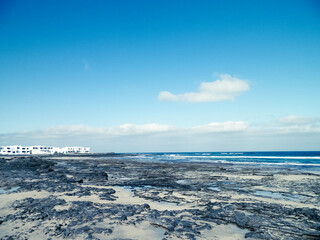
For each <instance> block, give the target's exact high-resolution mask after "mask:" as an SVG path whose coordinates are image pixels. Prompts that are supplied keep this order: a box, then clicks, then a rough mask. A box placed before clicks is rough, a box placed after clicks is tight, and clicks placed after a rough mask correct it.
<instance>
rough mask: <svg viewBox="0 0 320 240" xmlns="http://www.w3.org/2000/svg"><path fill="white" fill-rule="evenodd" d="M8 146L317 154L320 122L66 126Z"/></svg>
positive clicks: (18, 135) (0, 138)
mask: <svg viewBox="0 0 320 240" xmlns="http://www.w3.org/2000/svg"><path fill="white" fill-rule="evenodd" d="M12 144H22V145H23V144H25V145H38V144H43V145H53V146H66V145H83V146H90V147H92V148H93V150H95V151H102V152H103V151H116V152H139V151H141V152H146V151H245V150H247V151H254V150H267V151H275V150H318V149H319V146H320V145H319V144H320V119H319V118H310V117H302V116H294V115H291V116H285V117H283V118H280V119H278V120H275V121H271V122H266V123H263V124H259V125H257V124H254V123H251V124H249V123H247V122H244V121H225V122H211V123H208V124H203V125H198V126H191V127H187V128H183V127H178V126H172V125H166V124H158V123H149V124H141V125H138V124H131V123H128V124H122V125H118V126H111V127H89V126H84V125H69V126H55V127H50V128H45V129H40V130H37V131H21V132H15V133H8V134H0V145H12Z"/></svg>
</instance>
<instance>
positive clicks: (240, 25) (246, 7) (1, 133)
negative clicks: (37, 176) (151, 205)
mask: <svg viewBox="0 0 320 240" xmlns="http://www.w3.org/2000/svg"><path fill="white" fill-rule="evenodd" d="M319 43H320V4H319V3H318V2H317V1H307V0H304V1H302V0H301V1H295V0H293V1H240V0H239V1H236V0H234V1H231V0H230V1H122V0H120V1H95V2H94V3H93V2H92V1H79V0H78V1H1V2H0V66H1V67H0V83H1V88H0V102H1V103H2V104H1V109H2V110H1V120H0V145H7V144H52V145H57V146H61V145H62V146H63V145H65V144H71V145H79V144H82V145H86V146H91V147H92V148H93V149H94V150H95V151H118V152H127V151H133V152H137V151H239V150H320V149H319V146H320V107H319V105H320V94H319V89H320V79H319V76H320V67H319V66H320V44H319ZM199 129H201V131H200V130H199Z"/></svg>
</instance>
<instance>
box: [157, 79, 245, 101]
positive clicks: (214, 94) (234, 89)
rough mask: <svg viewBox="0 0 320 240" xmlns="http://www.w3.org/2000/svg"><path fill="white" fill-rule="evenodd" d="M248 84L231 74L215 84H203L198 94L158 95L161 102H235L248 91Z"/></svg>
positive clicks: (165, 92)
mask: <svg viewBox="0 0 320 240" xmlns="http://www.w3.org/2000/svg"><path fill="white" fill-rule="evenodd" d="M249 89H250V86H249V84H248V82H246V81H244V80H241V79H238V78H236V77H232V76H230V75H229V74H221V75H220V78H219V79H218V80H216V81H213V82H202V83H201V84H200V88H199V91H198V92H188V93H183V94H173V93H171V92H168V91H162V92H160V93H159V95H158V99H159V100H160V101H182V102H217V101H225V100H233V99H234V98H235V97H236V96H238V95H240V94H241V93H242V92H245V91H248V90H249Z"/></svg>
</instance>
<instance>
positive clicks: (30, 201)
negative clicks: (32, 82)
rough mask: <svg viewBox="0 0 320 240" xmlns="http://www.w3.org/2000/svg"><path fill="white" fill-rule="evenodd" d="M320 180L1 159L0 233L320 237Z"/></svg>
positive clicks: (221, 169) (233, 169) (211, 168)
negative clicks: (138, 233) (139, 233)
mask: <svg viewBox="0 0 320 240" xmlns="http://www.w3.org/2000/svg"><path fill="white" fill-rule="evenodd" d="M319 184H320V176H317V175H311V174H307V173H301V172H299V173H298V172H294V171H293V170H292V169H285V168H282V169H272V168H260V169H259V168H257V167H248V166H240V165H228V164H200V163H198V164H195V163H192V164H191V163H146V162H134V161H128V160H126V161H123V160H117V155H110V156H104V157H103V158H101V156H99V157H94V156H91V157H90V156H83V157H81V156H69V157H66V156H61V157H2V158H1V159H0V188H1V189H2V193H1V192H0V193H1V194H0V239H227V237H229V238H228V239H242V238H246V239H290V240H291V239H292V240H293V239H320V185H319ZM17 187H19V188H17ZM125 193H127V195H125ZM121 194H122V195H121ZM144 226H146V228H144ZM126 229H127V230H126ZM132 229H133V230H132ZM135 229H136V231H137V232H138V231H139V232H141V235H139V236H138V235H137V233H135ZM230 229H231V230H230ZM121 231H122V232H126V233H121ZM224 231H226V232H227V233H230V234H229V235H228V234H227V235H225V234H224ZM228 231H229V232H228ZM150 234H153V235H150Z"/></svg>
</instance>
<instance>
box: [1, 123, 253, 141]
mask: <svg viewBox="0 0 320 240" xmlns="http://www.w3.org/2000/svg"><path fill="white" fill-rule="evenodd" d="M246 127H247V124H246V123H244V122H231V121H229V122H214V123H210V124H207V125H202V126H197V127H190V128H178V127H174V126H171V125H165V124H157V123H150V124H143V125H135V124H129V123H128V124H122V125H119V126H114V127H96V128H93V127H88V126H83V125H71V126H56V127H50V128H46V129H42V130H38V131H22V132H16V133H10V134H0V145H11V144H22V143H23V144H31V143H32V144H51V145H52V144H54V145H61V144H62V145H64V144H63V143H71V144H80V143H85V145H88V144H90V142H91V141H93V142H95V143H96V142H97V141H98V140H99V141H106V140H108V141H113V140H117V141H128V139H144V140H143V141H146V143H147V142H148V140H152V139H155V138H158V137H164V138H165V139H167V140H165V142H166V141H168V140H169V139H171V138H175V137H178V138H180V137H182V138H184V137H185V136H188V137H190V136H198V135H199V134H200V135H201V134H202V135H206V134H214V133H223V132H225V133H228V132H239V131H243V130H245V129H246ZM133 141H135V140H133ZM86 142H89V143H86Z"/></svg>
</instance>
